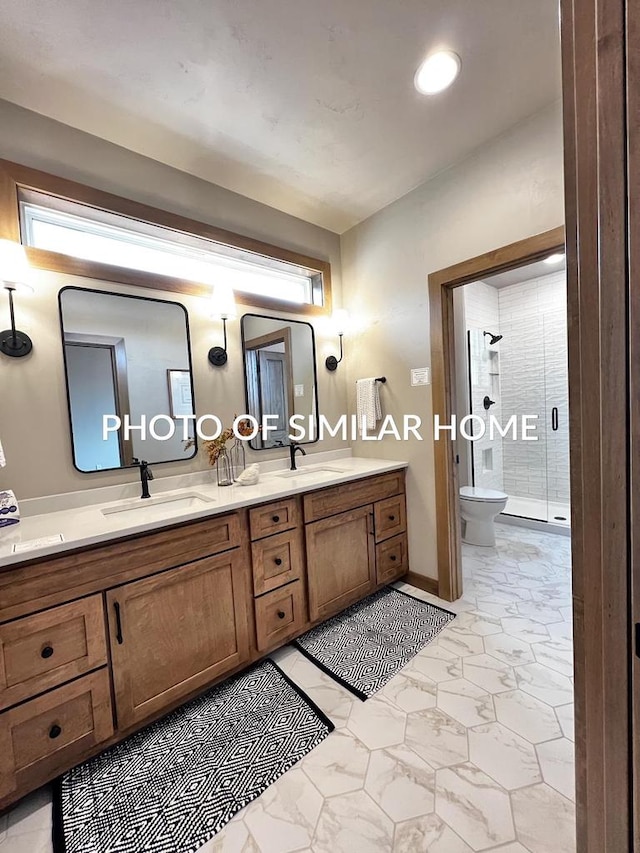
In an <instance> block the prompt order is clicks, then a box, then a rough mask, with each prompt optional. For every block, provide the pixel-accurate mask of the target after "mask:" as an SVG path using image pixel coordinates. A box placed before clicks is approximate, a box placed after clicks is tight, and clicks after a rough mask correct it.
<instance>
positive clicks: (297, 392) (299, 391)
mask: <svg viewBox="0 0 640 853" xmlns="http://www.w3.org/2000/svg"><path fill="white" fill-rule="evenodd" d="M293 394H294V396H295V397H304V385H294V386H293Z"/></svg>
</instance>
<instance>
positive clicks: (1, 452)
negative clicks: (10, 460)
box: [0, 441, 7, 468]
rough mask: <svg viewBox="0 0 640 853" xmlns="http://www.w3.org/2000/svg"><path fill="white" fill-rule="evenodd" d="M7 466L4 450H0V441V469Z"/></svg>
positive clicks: (0, 444) (0, 445)
mask: <svg viewBox="0 0 640 853" xmlns="http://www.w3.org/2000/svg"><path fill="white" fill-rule="evenodd" d="M6 464H7V460H6V459H5V458H4V450H3V449H2V442H1V441H0V468H4V466H5V465H6Z"/></svg>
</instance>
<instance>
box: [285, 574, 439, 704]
mask: <svg viewBox="0 0 640 853" xmlns="http://www.w3.org/2000/svg"><path fill="white" fill-rule="evenodd" d="M452 619H455V614H454V613H450V612H449V611H448V610H443V609H442V608H441V607H436V606H435V605H434V604H428V603H427V602H426V601H422V600H421V599H418V598H414V597H413V596H412V595H408V594H407V593H405V592H401V591H400V590H399V589H395V588H394V587H385V588H384V589H381V590H379V591H378V592H374V594H373V595H370V596H369V597H368V598H364V599H363V600H362V601H359V602H358V603H357V604H353V605H351V607H349V608H347V609H346V610H343V612H342V613H339V614H338V615H337V616H333V617H332V618H331V619H328V620H327V621H326V622H323V623H322V624H321V625H317V626H316V627H315V628H312V629H311V630H310V631H308V632H307V633H306V634H303V635H302V636H301V637H298V639H297V640H296V641H295V642H294V645H295V646H296V647H297V648H298V649H299V650H300V651H301V652H302V653H303V654H304V655H306V656H307V657H308V658H309V659H310V660H312V661H313V662H314V663H315V664H316V665H317V666H319V667H320V669H322V670H324V672H326V673H327V674H328V675H330V676H331V677H332V678H335V680H336V681H338V682H339V683H340V684H342V685H343V687H346V688H347V689H348V690H350V691H351V692H352V693H355V695H356V696H358V697H359V698H360V699H363V700H364V699H368V698H369V696H372V695H373V694H374V693H375V692H376V691H377V690H380V688H381V687H384V685H385V684H386V683H387V681H389V680H390V679H391V678H393V676H394V675H395V674H396V672H398V670H400V669H402V667H403V666H404V665H405V664H406V663H407V661H409V660H411V658H412V657H415V655H417V654H418V652H419V651H420V649H421V648H423V647H424V646H426V645H427V643H428V642H429V641H430V640H433V638H434V637H435V636H436V635H437V634H439V633H440V631H442V629H443V628H444V627H445V625H447V624H448V623H449V622H450V621H451V620H452Z"/></svg>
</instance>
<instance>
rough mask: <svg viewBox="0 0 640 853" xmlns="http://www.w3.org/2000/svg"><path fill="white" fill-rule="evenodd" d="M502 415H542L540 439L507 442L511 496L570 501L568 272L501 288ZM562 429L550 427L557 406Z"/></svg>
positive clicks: (505, 454)
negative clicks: (553, 429)
mask: <svg viewBox="0 0 640 853" xmlns="http://www.w3.org/2000/svg"><path fill="white" fill-rule="evenodd" d="M497 293H498V306H499V317H500V333H501V334H502V335H503V339H502V340H501V341H500V345H499V346H500V358H501V375H500V390H501V401H502V416H503V418H504V420H505V422H506V421H507V420H508V419H509V417H511V415H517V416H520V415H523V414H531V415H536V414H537V415H538V416H539V418H538V421H537V430H536V432H535V433H534V434H535V435H537V436H538V441H512V440H510V439H509V438H505V439H504V441H503V447H502V455H503V484H504V491H505V492H506V493H507V494H508V495H512V496H515V495H517V496H519V497H531V498H538V499H540V500H550V501H558V502H560V503H568V502H569V413H568V399H567V388H568V373H567V331H566V317H567V305H566V279H565V272H564V270H563V271H561V272H557V273H552V274H550V275H546V276H542V277H541V278H536V279H531V280H529V281H526V282H522V283H521V284H514V285H512V286H510V287H505V288H502V289H500V290H498V291H497ZM554 406H556V407H557V408H558V429H557V431H552V429H551V412H552V408H553V407H554Z"/></svg>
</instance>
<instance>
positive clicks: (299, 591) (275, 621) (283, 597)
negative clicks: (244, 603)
mask: <svg viewBox="0 0 640 853" xmlns="http://www.w3.org/2000/svg"><path fill="white" fill-rule="evenodd" d="M255 605H256V638H257V644H258V650H259V651H261V652H262V651H266V650H267V649H271V648H273V647H274V646H277V645H278V644H279V643H281V642H282V641H283V640H285V639H287V638H288V637H291V636H292V635H293V634H297V633H299V632H300V631H301V630H302V628H304V625H305V623H306V621H307V613H306V606H305V601H304V586H303V584H302V581H301V580H297V581H293V583H290V584H288V585H287V586H283V587H281V588H280V589H276V590H274V591H273V592H268V593H266V595H263V596H261V597H260V598H256V600H255Z"/></svg>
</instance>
